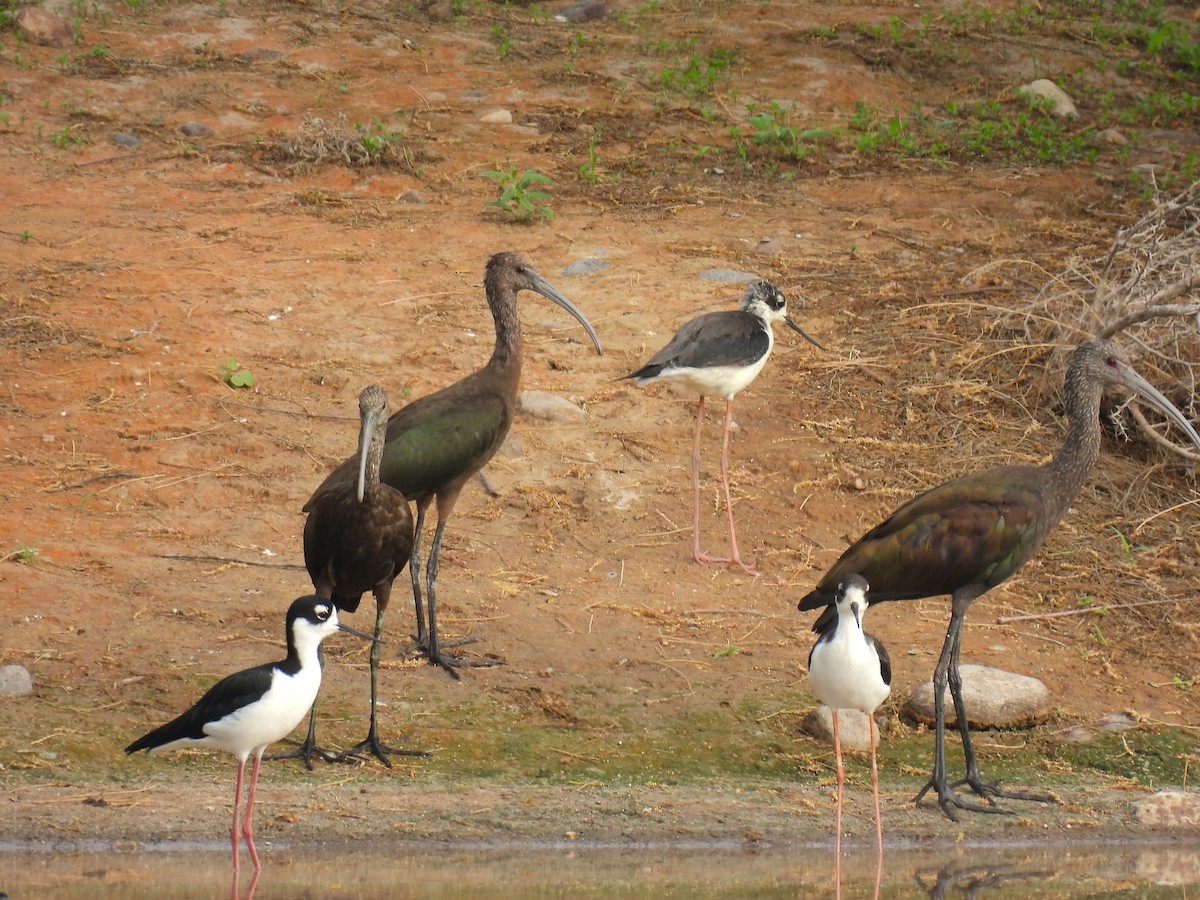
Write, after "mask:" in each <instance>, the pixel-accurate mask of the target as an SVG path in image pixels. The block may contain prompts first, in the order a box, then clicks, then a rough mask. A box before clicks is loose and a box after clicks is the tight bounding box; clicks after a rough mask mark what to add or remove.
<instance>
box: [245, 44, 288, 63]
mask: <svg viewBox="0 0 1200 900" xmlns="http://www.w3.org/2000/svg"><path fill="white" fill-rule="evenodd" d="M281 56H283V54H282V53H280V52H279V51H278V50H269V49H267V48H266V47H255V48H254V49H253V50H243V51H242V52H241V53H237V54H235V55H234V57H233V58H234V59H236V60H237V61H238V62H244V63H256V62H274V61H275V60H277V59H279V57H281Z"/></svg>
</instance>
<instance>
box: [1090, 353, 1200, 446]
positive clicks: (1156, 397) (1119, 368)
mask: <svg viewBox="0 0 1200 900" xmlns="http://www.w3.org/2000/svg"><path fill="white" fill-rule="evenodd" d="M1108 364H1109V365H1110V366H1112V367H1113V368H1114V369H1115V370H1116V372H1117V374H1118V377H1119V378H1120V380H1121V382H1122V383H1123V384H1124V385H1125V386H1126V387H1128V388H1129V389H1130V390H1131V391H1133V392H1134V393H1135V394H1137V395H1138V396H1139V397H1141V398H1142V399H1143V400H1145V401H1146V402H1147V403H1149V404H1150V405H1151V406H1153V407H1154V408H1155V409H1157V410H1158V411H1159V412H1161V413H1162V414H1163V415H1164V416H1166V417H1167V418H1168V419H1170V420H1171V421H1172V422H1174V423H1175V424H1176V425H1178V426H1179V427H1180V429H1182V431H1183V433H1184V434H1186V435H1187V436H1188V440H1190V441H1191V442H1192V444H1193V445H1195V447H1196V449H1197V450H1200V434H1197V433H1196V429H1195V428H1193V427H1192V423H1191V422H1189V421H1188V420H1187V416H1185V415H1184V414H1183V413H1181V412H1180V411H1179V409H1178V408H1177V407H1176V406H1175V404H1174V403H1172V402H1171V401H1170V400H1168V399H1167V398H1166V397H1165V396H1164V395H1163V393H1162V392H1161V391H1160V390H1159V389H1158V388H1156V387H1155V386H1154V385H1152V384H1151V383H1150V382H1148V381H1147V380H1146V379H1145V378H1143V377H1142V376H1141V375H1139V374H1138V373H1137V372H1135V371H1134V370H1133V369H1132V368H1131V367H1130V366H1128V365H1126V364H1125V362H1124V361H1123V360H1120V359H1116V358H1115V357H1113V358H1110V359H1109V360H1108Z"/></svg>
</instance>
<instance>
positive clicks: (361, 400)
mask: <svg viewBox="0 0 1200 900" xmlns="http://www.w3.org/2000/svg"><path fill="white" fill-rule="evenodd" d="M358 413H359V425H360V427H359V436H358V457H357V461H358V466H357V469H358V479H357V481H355V482H353V483H351V482H344V483H341V484H337V485H334V486H333V487H331V488H330V489H329V490H326V491H325V492H324V493H322V494H320V495H319V496H318V497H317V498H316V499H315V500H314V502H313V503H312V508H311V509H310V510H309V513H308V520H307V521H306V522H305V523H304V565H305V567H306V568H307V569H308V574H309V577H310V578H312V582H313V587H315V588H316V591H317V594H318V596H321V597H326V598H329V599H332V600H333V602H334V605H336V606H337V608H338V609H339V610H341V611H343V612H348V613H353V612H356V611H357V610H358V604H359V602H360V601H361V600H362V595H363V594H364V593H366V592H367V591H371V592H372V593H373V594H374V595H375V642H374V643H373V644H372V645H371V726H370V729H369V730H368V732H367V737H366V740H364V741H363V742H362V743H360V744H358V746H356V747H352V748H351V749H349V750H347V751H345V752H344V753H341V754H338V755H337V756H333V755H331V754H328V753H326V752H325V751H323V750H321V749H319V748H318V747H317V746H316V721H317V708H316V705H315V704H314V705H313V710H312V714H311V715H310V716H309V723H308V736H307V737H306V738H305V740H304V742H303V743H302V744H301V745H300V746H299V747H298V748H297V749H296V750H294V751H289V752H288V753H283V754H279V755H278V756H277V757H271V758H272V759H275V758H281V757H282V758H291V757H299V758H301V759H303V760H304V762H305V765H307V766H308V768H310V769H311V768H312V757H313V755H314V754H316V755H318V756H320V757H321V758H322V759H324V760H326V761H327V762H328V761H331V760H334V759H346V758H349V757H356V756H357V755H358V754H360V753H362V752H363V751H367V750H369V751H370V752H371V753H373V754H375V756H376V757H377V758H378V759H379V760H380V762H382V763H383V764H384V765H385V766H390V765H391V762H390V761H389V760H388V754H389V753H399V754H403V755H409V756H418V755H420V756H424V755H425V754H424V753H423V752H422V751H419V750H397V749H393V748H390V747H385V746H384V745H383V744H382V743H380V740H379V723H378V696H379V693H378V692H379V675H378V673H379V637H380V635H381V634H382V632H383V614H384V612H385V611H386V610H387V606H388V599H389V598H390V597H391V593H392V581H393V580H395V578H396V576H397V575H399V574H400V572H401V570H402V569H403V568H404V567H405V566H406V565H408V558H409V555H410V554H411V553H412V546H413V519H412V512H411V511H410V510H409V508H408V501H407V500H405V499H404V495H403V494H401V493H400V492H399V491H398V490H396V489H395V488H393V487H391V486H390V485H386V484H382V483H381V482H380V480H379V465H380V462H381V461H382V459H383V445H384V425H385V423H386V422H387V417H388V398H387V393H386V392H385V391H384V390H383V388H381V387H377V386H375V385H371V386H370V387H367V388H364V389H363V391H362V393H360V394H359V396H358Z"/></svg>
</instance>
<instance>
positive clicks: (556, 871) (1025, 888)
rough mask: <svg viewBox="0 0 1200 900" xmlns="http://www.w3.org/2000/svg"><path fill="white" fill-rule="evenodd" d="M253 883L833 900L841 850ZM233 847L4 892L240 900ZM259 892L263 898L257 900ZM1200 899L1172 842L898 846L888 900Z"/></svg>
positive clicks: (387, 849)
mask: <svg viewBox="0 0 1200 900" xmlns="http://www.w3.org/2000/svg"><path fill="white" fill-rule="evenodd" d="M259 853H260V855H261V857H262V860H263V871H262V873H261V876H260V877H259V878H258V879H257V881H256V882H255V881H254V879H253V875H254V872H253V869H252V867H251V866H250V863H249V859H248V858H247V857H246V856H245V855H244V853H243V857H242V865H241V873H240V879H239V883H238V884H237V885H236V890H237V892H238V893H237V896H239V897H241V898H246V897H249V896H251V895H252V896H253V897H254V898H256V900H274V898H288V900H296V898H309V897H311V898H318V897H319V898H354V897H398V898H406V897H432V898H460V897H462V898H467V897H469V898H493V897H496V898H499V897H533V898H538V897H606V898H608V897H613V898H624V897H648V896H654V897H680V898H689V897H703V898H706V897H739V898H743V897H744V898H758V897H797V896H804V897H822V896H833V895H834V872H833V858H832V856H833V854H832V848H831V847H830V848H825V847H803V848H799V849H789V850H783V849H778V848H766V849H747V848H746V847H733V846H729V845H705V844H691V845H682V846H681V845H678V844H665V845H661V846H633V847H594V846H593V847H589V846H579V845H576V844H567V843H563V844H547V845H542V846H530V845H528V844H519V845H516V844H514V845H513V846H511V847H496V846H494V845H493V846H489V847H478V848H471V847H467V846H463V845H455V846H452V847H451V846H447V847H444V848H439V847H438V846H436V845H430V844H429V843H421V844H413V843H396V842H383V841H377V842H371V843H363V842H357V843H353V844H347V845H346V846H344V847H337V846H332V845H328V844H322V845H319V846H301V845H293V844H284V843H276V844H270V843H268V842H267V841H265V840H260V842H259ZM875 880H876V859H875V853H874V849H873V848H864V847H859V846H856V847H855V848H852V849H847V850H845V851H844V853H843V862H842V894H843V896H845V897H847V898H849V897H871V896H873V895H874V894H875ZM234 889H235V884H234V876H233V869H232V865H231V860H230V857H229V850H228V846H227V845H225V844H217V843H212V844H193V845H182V844H178V843H171V844H162V845H160V846H157V847H150V848H147V847H145V846H137V847H134V846H129V847H123V846H120V845H118V846H107V845H97V846H94V847H87V846H84V845H79V844H75V845H72V846H71V847H64V848H61V849H58V850H40V849H39V850H32V849H30V848H22V847H16V846H12V845H9V846H7V847H5V846H4V845H3V844H0V891H5V892H7V896H8V898H10V900H21V898H33V897H37V898H59V897H62V898H74V897H79V898H85V897H86V898H97V897H102V898H134V897H137V898H144V897H155V898H160V897H161V898H190V897H229V896H232V895H233V891H234ZM251 892H253V893H252V894H251ZM1114 894H1125V895H1127V896H1136V897H1159V896H1161V897H1187V896H1189V894H1190V895H1194V896H1197V897H1200V845H1198V843H1197V842H1195V841H1184V842H1172V843H1124V842H1122V843H1117V842H1108V843H1103V844H1096V843H1090V842H1087V841H1086V840H1085V841H1080V842H1079V843H1053V844H1048V843H1040V842H1033V841H1031V842H1029V843H1027V844H1021V845H1017V844H978V843H976V844H967V843H959V844H952V845H946V844H939V845H936V846H933V845H928V844H916V843H914V844H907V845H889V846H888V847H887V848H886V850H885V854H884V860H883V869H882V872H881V874H880V890H879V896H881V897H967V896H988V897H1028V896H1038V897H1095V896H1112V895H1114Z"/></svg>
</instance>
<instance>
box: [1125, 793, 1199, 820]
mask: <svg viewBox="0 0 1200 900" xmlns="http://www.w3.org/2000/svg"><path fill="white" fill-rule="evenodd" d="M1133 817H1134V819H1136V820H1137V823H1138V824H1139V825H1141V826H1143V827H1145V828H1200V793H1198V792H1196V791H1159V792H1158V793H1155V794H1151V795H1150V796H1149V797H1143V798H1142V799H1141V800H1138V801H1137V802H1136V803H1134V804H1133Z"/></svg>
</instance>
